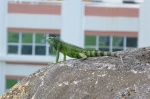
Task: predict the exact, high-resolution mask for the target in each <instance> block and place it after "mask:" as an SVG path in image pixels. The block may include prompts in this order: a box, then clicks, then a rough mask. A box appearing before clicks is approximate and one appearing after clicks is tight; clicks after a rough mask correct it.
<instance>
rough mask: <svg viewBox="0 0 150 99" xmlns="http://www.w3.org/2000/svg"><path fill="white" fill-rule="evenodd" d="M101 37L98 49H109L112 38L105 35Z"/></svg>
mask: <svg viewBox="0 0 150 99" xmlns="http://www.w3.org/2000/svg"><path fill="white" fill-rule="evenodd" d="M98 39H99V42H98V43H99V44H98V46H99V47H98V49H99V50H102V51H109V46H110V39H109V37H108V36H103V37H98Z"/></svg>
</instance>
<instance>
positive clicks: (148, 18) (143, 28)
mask: <svg viewBox="0 0 150 99" xmlns="http://www.w3.org/2000/svg"><path fill="white" fill-rule="evenodd" d="M149 12H150V0H145V1H144V3H143V4H141V8H140V33H139V45H138V47H146V46H150V13H149Z"/></svg>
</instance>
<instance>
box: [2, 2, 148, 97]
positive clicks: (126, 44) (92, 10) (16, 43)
mask: <svg viewBox="0 0 150 99" xmlns="http://www.w3.org/2000/svg"><path fill="white" fill-rule="evenodd" d="M149 9H150V0H145V1H144V0H0V95H1V94H3V93H4V92H5V91H7V90H8V89H9V88H11V87H12V86H13V85H14V84H16V83H17V82H18V81H20V80H21V79H22V78H23V77H25V76H27V75H29V74H31V73H33V72H35V71H36V70H38V69H40V68H42V67H44V66H47V64H48V63H49V62H54V61H55V51H50V50H49V46H50V45H49V44H48V43H46V38H48V37H50V36H53V37H55V36H60V38H61V39H62V40H63V41H66V42H68V43H71V44H74V45H77V46H80V47H83V48H86V49H96V50H103V51H120V50H127V49H131V48H137V47H146V46H150V28H149V26H150V13H149Z"/></svg>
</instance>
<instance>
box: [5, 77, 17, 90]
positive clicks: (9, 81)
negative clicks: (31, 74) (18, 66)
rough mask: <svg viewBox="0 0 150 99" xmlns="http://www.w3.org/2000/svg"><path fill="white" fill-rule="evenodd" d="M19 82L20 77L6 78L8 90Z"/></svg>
mask: <svg viewBox="0 0 150 99" xmlns="http://www.w3.org/2000/svg"><path fill="white" fill-rule="evenodd" d="M18 82H19V80H18V79H6V90H8V89H10V88H11V87H13V86H14V85H15V84H16V83H18Z"/></svg>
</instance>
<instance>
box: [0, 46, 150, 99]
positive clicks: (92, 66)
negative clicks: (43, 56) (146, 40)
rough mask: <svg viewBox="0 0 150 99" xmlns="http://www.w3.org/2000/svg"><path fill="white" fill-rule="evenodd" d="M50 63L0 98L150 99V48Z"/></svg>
mask: <svg viewBox="0 0 150 99" xmlns="http://www.w3.org/2000/svg"><path fill="white" fill-rule="evenodd" d="M118 56H119V57H93V58H88V59H87V60H79V59H73V60H69V61H65V62H60V63H58V64H50V65H49V66H47V67H45V68H42V69H40V70H38V71H36V72H35V73H33V74H31V75H30V76H28V77H26V78H24V79H23V80H22V81H21V82H19V83H18V84H16V85H15V86H14V87H13V88H12V89H10V90H9V91H8V92H6V93H5V94H4V95H3V96H1V97H0V99H150V47H147V48H139V49H132V50H127V51H120V52H118Z"/></svg>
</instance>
